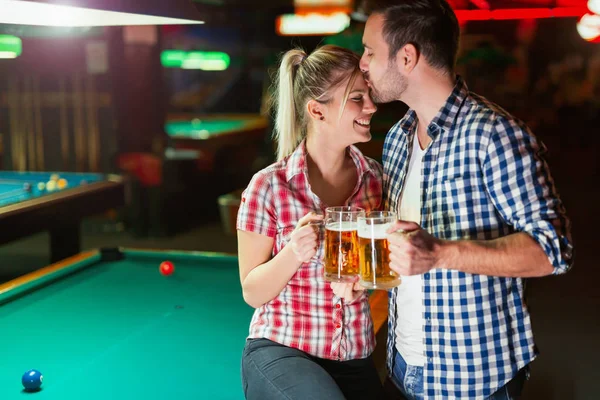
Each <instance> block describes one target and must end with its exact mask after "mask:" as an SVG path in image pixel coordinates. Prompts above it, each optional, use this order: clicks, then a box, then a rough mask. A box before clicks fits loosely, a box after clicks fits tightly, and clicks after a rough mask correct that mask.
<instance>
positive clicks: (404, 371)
mask: <svg viewBox="0 0 600 400" xmlns="http://www.w3.org/2000/svg"><path fill="white" fill-rule="evenodd" d="M528 378H529V367H524V368H522V369H521V370H520V371H519V372H517V375H515V377H514V378H513V379H511V380H510V381H509V382H508V383H507V384H506V385H504V386H503V387H501V388H500V389H498V390H497V391H496V392H495V393H494V394H493V395H491V396H490V397H489V398H488V399H489V400H513V399H518V398H519V397H520V396H521V391H522V390H523V386H524V385H525V381H526V380H527V379H528ZM391 380H392V382H393V383H394V385H395V386H396V387H397V388H398V389H399V390H400V392H402V395H403V396H404V397H405V398H406V399H408V400H423V398H424V397H423V367H415V366H412V365H407V364H406V361H404V358H402V356H401V355H400V353H398V351H396V349H394V370H393V371H392V376H391Z"/></svg>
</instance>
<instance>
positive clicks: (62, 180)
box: [56, 178, 67, 189]
mask: <svg viewBox="0 0 600 400" xmlns="http://www.w3.org/2000/svg"><path fill="white" fill-rule="evenodd" d="M56 186H58V188H59V189H64V188H66V187H67V180H66V179H65V178H60V179H59V180H58V182H57V183H56Z"/></svg>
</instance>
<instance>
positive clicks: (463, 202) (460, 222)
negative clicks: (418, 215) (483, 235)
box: [431, 176, 480, 239]
mask: <svg viewBox="0 0 600 400" xmlns="http://www.w3.org/2000/svg"><path fill="white" fill-rule="evenodd" d="M476 182H477V178H476V177H473V176H454V177H451V178H449V179H445V180H443V181H442V182H441V186H440V191H439V194H440V196H439V197H438V198H437V199H436V202H435V204H436V207H435V209H434V212H433V214H432V221H431V222H432V227H433V229H434V230H435V231H437V232H438V234H439V235H440V236H441V237H443V238H445V239H469V238H474V237H475V236H477V227H476V225H475V224H476V222H477V218H476V217H475V212H476V208H477V207H476V204H477V201H476V199H477V198H479V193H480V191H479V189H478V188H477V185H476Z"/></svg>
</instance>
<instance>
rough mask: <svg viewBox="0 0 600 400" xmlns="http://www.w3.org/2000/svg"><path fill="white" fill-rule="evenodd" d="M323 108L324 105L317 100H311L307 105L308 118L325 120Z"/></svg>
mask: <svg viewBox="0 0 600 400" xmlns="http://www.w3.org/2000/svg"><path fill="white" fill-rule="evenodd" d="M323 108H324V107H323V104H321V103H319V102H318V101H316V100H309V101H308V103H306V111H307V112H308V116H309V117H310V118H311V119H313V120H317V121H323V120H325V115H324V110H323Z"/></svg>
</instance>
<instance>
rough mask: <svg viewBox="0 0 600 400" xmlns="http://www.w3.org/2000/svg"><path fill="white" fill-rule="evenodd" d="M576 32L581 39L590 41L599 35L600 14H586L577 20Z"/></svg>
mask: <svg viewBox="0 0 600 400" xmlns="http://www.w3.org/2000/svg"><path fill="white" fill-rule="evenodd" d="M577 32H578V33H579V36H581V37H582V38H583V39H585V40H587V41H589V42H592V41H594V40H595V39H598V38H599V37H600V15H596V14H586V15H584V16H583V17H581V19H580V20H579V21H578V22H577Z"/></svg>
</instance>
